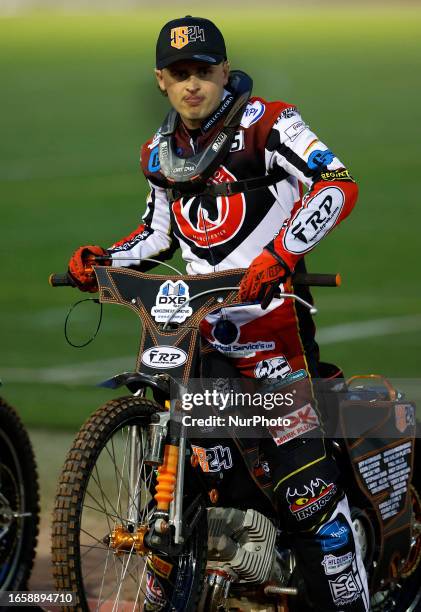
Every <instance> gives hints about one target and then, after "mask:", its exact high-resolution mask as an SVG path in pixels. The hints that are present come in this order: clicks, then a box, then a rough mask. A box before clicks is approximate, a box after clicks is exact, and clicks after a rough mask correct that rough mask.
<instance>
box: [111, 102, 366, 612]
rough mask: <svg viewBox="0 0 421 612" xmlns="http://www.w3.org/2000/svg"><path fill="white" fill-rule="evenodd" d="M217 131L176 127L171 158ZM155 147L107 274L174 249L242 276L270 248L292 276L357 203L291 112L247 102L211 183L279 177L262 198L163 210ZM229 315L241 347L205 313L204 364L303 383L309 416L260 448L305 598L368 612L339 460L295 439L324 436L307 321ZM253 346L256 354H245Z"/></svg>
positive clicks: (291, 316)
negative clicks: (225, 338) (296, 376)
mask: <svg viewBox="0 0 421 612" xmlns="http://www.w3.org/2000/svg"><path fill="white" fill-rule="evenodd" d="M212 123H214V125H213V126H212V128H211V129H210V130H207V131H205V130H195V131H188V130H187V129H186V128H185V127H184V125H183V124H182V123H181V122H180V124H179V127H178V128H177V131H176V133H175V146H176V147H177V154H178V155H179V156H181V157H190V156H191V155H193V154H195V153H197V152H198V151H200V150H201V149H202V148H203V147H205V146H206V145H207V144H208V143H209V142H210V141H211V140H212V138H214V136H215V134H216V133H217V132H218V121H217V120H216V119H215V120H214V121H213V120H212V117H211V118H210V119H208V120H207V121H206V125H207V126H209V125H212ZM159 139H160V134H159V131H158V132H157V133H156V134H155V136H154V137H153V138H152V139H151V140H149V141H148V142H146V143H145V145H144V146H143V147H142V153H141V166H142V170H143V172H144V174H145V177H146V178H147V180H148V182H149V186H150V194H149V196H148V199H147V210H146V213H145V214H144V216H143V221H142V223H141V225H140V226H139V227H138V228H137V229H136V230H135V231H134V232H132V233H131V234H130V235H129V236H127V237H125V238H123V239H122V240H119V241H118V242H116V243H115V244H114V245H113V246H112V247H111V248H110V249H109V252H110V254H111V256H112V265H113V266H120V265H131V264H136V263H138V262H139V261H140V260H142V259H144V258H148V257H154V258H157V257H160V258H164V257H165V256H166V255H167V254H168V255H170V254H172V248H173V247H174V245H176V246H179V247H180V248H181V252H182V257H183V259H184V261H185V262H186V264H187V272H188V274H205V273H208V272H214V271H221V270H227V269H232V268H246V267H248V266H249V264H250V263H251V262H252V260H253V259H254V258H255V257H256V256H257V255H259V253H261V251H262V249H263V248H265V247H267V248H270V250H272V251H274V252H276V253H277V254H278V255H279V256H280V257H281V258H282V260H283V261H284V262H285V263H286V264H287V265H288V266H289V268H290V270H294V269H295V270H297V269H299V268H300V266H303V256H304V254H305V253H307V252H309V251H311V250H312V249H313V248H314V247H315V246H316V245H317V244H318V243H319V242H320V241H321V240H322V239H323V238H324V237H325V236H326V235H327V234H328V233H329V232H330V231H331V230H332V229H333V228H334V227H335V226H336V225H338V224H339V223H340V222H341V221H342V220H343V219H345V217H347V215H348V214H349V213H350V212H351V210H352V208H353V206H354V204H355V201H356V199H357V186H356V184H355V182H354V180H353V179H352V177H351V176H350V174H349V172H348V170H346V168H345V167H344V165H343V163H341V161H340V160H339V159H338V158H337V157H336V155H335V154H334V153H333V152H331V151H330V150H329V149H328V147H327V146H326V145H325V144H323V142H321V141H320V140H319V139H318V137H317V136H316V135H315V134H314V133H313V132H312V130H311V129H310V128H309V126H308V125H306V123H305V121H304V120H303V119H302V117H301V116H300V114H299V111H298V110H297V108H296V107H295V106H293V105H291V104H287V103H284V102H280V101H277V102H267V101H265V100H263V99H261V98H258V97H252V98H250V100H249V103H248V105H247V107H246V108H245V111H244V114H243V117H242V120H241V124H240V126H239V128H238V130H237V132H236V135H235V137H234V140H233V142H232V145H231V149H230V152H229V155H228V156H227V157H226V158H225V159H224V160H223V163H222V164H221V165H220V167H219V168H218V169H217V170H216V171H215V172H214V174H213V176H212V177H211V179H210V182H211V183H215V184H217V183H223V182H225V183H226V182H233V181H239V180H245V179H250V178H254V177H260V176H264V175H266V174H268V173H272V172H274V171H277V172H280V175H279V180H278V181H277V182H276V183H274V184H273V185H271V186H267V187H262V188H260V189H256V190H252V191H244V192H243V193H237V194H235V195H230V196H219V197H217V198H215V197H212V196H210V195H200V196H191V197H190V196H185V197H180V198H178V199H174V200H170V199H168V192H167V190H166V188H167V187H168V183H167V182H166V179H165V177H164V176H163V175H162V174H161V173H160V162H159V155H158V144H159ZM303 186H304V187H305V188H307V189H308V191H307V193H306V195H303ZM120 258H121V259H120ZM127 258H133V260H132V261H128V260H127ZM224 311H225V316H227V317H228V318H229V319H230V321H232V322H233V323H234V324H235V326H236V328H237V331H238V334H237V337H236V338H235V340H234V341H232V342H228V343H224V342H221V340H220V339H218V338H217V337H215V334H214V330H215V325H216V322H217V321H218V317H219V314H218V312H216V313H213V314H211V315H209V316H208V317H207V318H206V320H205V321H203V322H202V329H201V331H202V335H203V337H204V342H203V353H204V356H205V355H209V354H212V353H214V352H215V351H216V352H218V353H219V354H220V355H222V356H223V357H224V358H226V359H228V360H229V361H230V362H231V363H234V364H235V368H236V370H237V371H238V372H239V373H240V374H241V375H242V376H246V377H252V378H276V377H278V378H279V377H281V378H284V377H285V376H287V375H290V374H293V373H296V372H304V375H305V376H306V377H307V380H306V382H305V384H306V385H307V386H306V392H307V399H305V397H303V399H302V404H301V405H300V406H296V405H295V406H294V408H295V410H294V411H293V412H292V413H291V415H290V416H292V417H293V419H295V421H294V422H296V421H297V418H298V416H299V414H300V413H299V411H300V410H301V411H302V410H303V409H304V410H305V411H307V416H309V417H310V418H309V419H307V426H306V427H304V429H303V428H302V427H301V429H300V428H299V427H297V428H296V431H294V430H292V431H290V432H289V435H288V436H281V435H280V436H276V434H274V437H273V440H272V441H271V444H270V445H269V446H268V444H266V447H265V448H264V449H263V450H264V455H265V459H266V460H267V463H268V465H269V469H270V487H271V490H272V492H273V494H274V496H275V499H276V503H277V508H278V511H279V514H280V515H281V517H282V521H283V525H285V528H286V529H287V530H288V531H289V533H291V534H293V537H294V546H295V550H296V555H297V559H298V565H299V567H300V570H301V573H302V575H303V577H304V580H305V583H306V586H307V590H308V593H309V596H310V598H311V599H312V600H313V601H317V602H318V603H317V606H316V609H320V610H337V611H338V610H343V609H346V610H348V611H354V610H355V611H360V610H367V609H368V607H369V605H368V590H367V579H366V574H365V570H364V567H363V564H362V561H361V556H360V551H359V546H358V543H357V542H356V539H355V533H354V531H353V527H352V523H351V518H350V512H349V506H348V502H347V499H346V496H345V495H344V492H343V491H342V490H341V489H340V487H339V484H338V483H337V480H338V474H337V468H336V465H335V462H334V460H333V459H332V458H331V457H330V455H329V453H328V452H326V447H325V442H324V440H323V436H322V435H319V436H315V437H313V438H310V439H308V438H305V437H304V435H303V433H302V432H303V431H305V432H306V433H307V432H308V431H309V430H313V433H314V432H320V429H319V426H320V424H319V421H318V416H317V414H316V412H315V411H314V409H313V404H312V403H311V400H312V396H311V383H310V375H316V376H317V374H318V352H317V345H316V344H315V341H314V327H313V323H312V321H311V318H310V317H309V316H308V315H305V314H304V311H303V310H302V309H301V310H300V309H299V308H297V307H296V305H295V304H294V302H293V300H287V299H285V300H281V299H275V300H273V302H272V303H271V304H270V306H269V307H268V309H267V310H262V309H261V308H260V305H259V304H245V305H244V306H240V307H239V306H233V307H231V308H228V309H224ZM250 345H251V346H253V347H254V350H248V349H247V347H248V346H250ZM256 347H257V348H256ZM259 347H260V348H261V350H259ZM309 397H310V403H308V402H309V399H308V398H309ZM205 455H206V449H205ZM231 469H232V467H231ZM149 582H150V583H151V585H152V587H153V588H151V589H150V590H149V591H148V596H149V601H148V605H149V608H150V609H156V610H158V609H160V607H161V606H162V605H163V600H162V597H161V598H160V595H159V593H160V592H161V594H162V589H160V586H159V578H158V577H149Z"/></svg>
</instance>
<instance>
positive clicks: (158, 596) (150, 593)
mask: <svg viewBox="0 0 421 612" xmlns="http://www.w3.org/2000/svg"><path fill="white" fill-rule="evenodd" d="M145 596H146V601H147V602H148V603H150V604H152V605H153V606H164V605H165V604H166V603H167V602H166V599H165V597H164V590H163V588H162V586H161V584H160V583H159V580H158V578H157V577H156V576H155V574H154V573H153V572H151V571H150V570H147V571H146V593H145Z"/></svg>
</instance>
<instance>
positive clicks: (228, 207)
mask: <svg viewBox="0 0 421 612" xmlns="http://www.w3.org/2000/svg"><path fill="white" fill-rule="evenodd" d="M236 180H237V179H236V177H235V176H234V175H233V174H232V173H231V172H229V171H228V170H227V169H226V168H225V166H221V167H220V168H218V170H216V172H215V173H214V175H213V177H212V179H211V181H212V182H213V183H215V184H219V183H230V182H233V181H236ZM172 211H173V214H174V218H175V222H176V224H177V226H178V229H179V231H180V232H181V234H182V236H183V237H184V238H186V239H187V240H188V241H191V242H193V243H194V244H195V245H196V246H197V247H201V248H205V249H208V248H209V247H211V246H217V245H220V244H223V243H225V242H228V241H229V240H231V239H232V238H233V237H234V236H235V235H236V234H237V233H238V232H239V231H240V229H241V226H242V225H243V222H244V217H245V214H246V200H245V197H244V194H242V193H238V194H235V195H232V196H221V197H218V198H216V200H215V199H214V198H206V197H192V198H181V199H179V200H176V201H175V202H174V203H173V204H172Z"/></svg>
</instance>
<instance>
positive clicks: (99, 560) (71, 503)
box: [52, 397, 207, 612]
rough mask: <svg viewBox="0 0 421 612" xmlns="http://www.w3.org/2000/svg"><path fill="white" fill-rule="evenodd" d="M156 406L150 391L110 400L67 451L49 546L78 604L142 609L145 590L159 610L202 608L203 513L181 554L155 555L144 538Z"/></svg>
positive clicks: (61, 584) (61, 582)
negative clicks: (149, 439) (150, 429)
mask: <svg viewBox="0 0 421 612" xmlns="http://www.w3.org/2000/svg"><path fill="white" fill-rule="evenodd" d="M158 411H162V408H161V406H159V405H158V404H156V403H155V402H151V401H149V400H147V399H145V398H140V397H125V398H120V399H117V400H112V401H110V402H108V403H107V404H105V405H104V406H103V407H101V408H99V409H98V410H97V411H96V412H95V413H94V414H93V415H92V416H91V417H90V418H89V419H88V421H87V422H86V423H85V425H84V426H83V427H82V429H81V430H80V432H79V434H78V435H77V437H76V439H75V441H74V444H73V448H72V449H71V450H70V452H69V454H68V456H67V459H66V462H65V465H64V468H63V471H62V473H61V477H60V482H59V487H58V493H57V497H56V504H55V512H54V522H53V547H52V553H53V564H54V575H55V581H56V588H57V590H71V591H74V592H76V595H77V605H76V606H74V607H73V608H72V609H73V610H92V609H93V610H105V609H107V610H111V609H113V610H143V601H144V599H145V597H146V595H147V594H148V597H149V600H150V601H155V603H156V606H157V608H156V609H164V610H166V611H170V610H172V611H174V610H176V611H180V612H181V611H182V610H183V611H184V610H186V611H189V612H193V610H195V609H196V607H197V603H198V599H199V597H200V593H201V590H202V585H203V579H204V573H205V566H206V552H207V547H206V542H207V534H206V513H203V515H202V516H201V519H200V520H199V521H198V523H197V524H196V526H195V528H194V530H193V532H192V534H191V536H190V537H189V538H188V540H187V541H186V543H185V546H184V548H183V551H182V554H180V555H178V556H171V557H170V556H168V555H164V554H163V553H162V555H160V556H159V558H156V557H153V555H152V554H151V553H150V551H149V552H148V550H147V547H145V546H144V545H143V536H144V534H145V532H146V530H147V528H148V521H149V520H150V518H151V515H152V512H153V509H154V506H155V503H154V500H153V495H154V482H155V477H156V471H155V470H154V469H152V468H150V467H149V466H147V465H146V464H145V463H144V458H143V457H144V449H145V443H146V428H147V426H148V425H149V423H150V421H151V417H152V415H153V414H154V413H155V412H158ZM133 436H135V438H136V444H137V449H138V458H137V462H136V465H138V470H137V471H135V474H137V481H136V483H135V486H134V489H133V482H132V483H131V484H130V470H129V465H130V447H131V444H132V443H133ZM132 475H133V471H132ZM132 477H133V476H132ZM133 490H135V491H137V495H136V499H133V497H134V496H132V495H131V493H130V492H131V491H133ZM134 504H136V512H135V516H136V517H137V518H136V519H135V520H134V519H133V517H134V515H133V506H134ZM117 543H118V545H117ZM151 566H153V567H154V568H155V571H154V572H153V573H152V574H151V572H150V571H148V568H150V567H151ZM164 602H165V603H164Z"/></svg>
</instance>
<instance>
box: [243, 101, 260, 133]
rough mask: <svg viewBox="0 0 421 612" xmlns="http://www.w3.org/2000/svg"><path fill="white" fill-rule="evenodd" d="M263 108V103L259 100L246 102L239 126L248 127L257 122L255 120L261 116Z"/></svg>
mask: <svg viewBox="0 0 421 612" xmlns="http://www.w3.org/2000/svg"><path fill="white" fill-rule="evenodd" d="M265 110H266V107H265V105H264V104H263V103H262V102H260V101H259V100H255V101H254V102H252V103H249V104H247V106H246V110H245V111H244V114H243V118H242V119H241V124H240V125H241V127H244V128H249V127H250V126H252V125H253V124H254V123H257V121H259V119H261V118H262V117H263V115H264V113H265Z"/></svg>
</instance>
